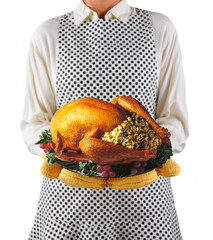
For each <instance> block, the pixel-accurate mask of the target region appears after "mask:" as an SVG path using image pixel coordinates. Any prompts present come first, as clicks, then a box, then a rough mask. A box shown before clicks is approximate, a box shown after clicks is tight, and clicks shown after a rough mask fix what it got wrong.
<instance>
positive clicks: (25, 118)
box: [20, 30, 56, 156]
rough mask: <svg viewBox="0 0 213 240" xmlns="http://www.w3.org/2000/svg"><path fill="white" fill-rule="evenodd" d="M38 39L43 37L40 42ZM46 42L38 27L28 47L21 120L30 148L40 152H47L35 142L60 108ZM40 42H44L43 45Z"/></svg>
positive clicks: (32, 151) (22, 129)
mask: <svg viewBox="0 0 213 240" xmlns="http://www.w3.org/2000/svg"><path fill="white" fill-rule="evenodd" d="M36 39H39V44H37V42H36ZM46 42H47V41H46ZM45 44H47V43H45V42H44V43H43V40H42V35H40V33H39V30H37V31H36V32H35V33H34V35H33V37H32V39H31V42H30V46H29V50H28V58H27V72H26V85H25V100H24V109H23V115H22V119H21V122H20V128H21V131H22V135H23V139H24V142H25V143H26V145H27V148H28V150H29V151H30V152H31V153H32V154H35V155H38V156H42V154H43V153H44V152H43V150H42V149H40V147H39V145H38V144H37V145H35V142H37V141H38V140H39V135H40V134H41V132H42V131H43V130H49V128H50V121H51V118H52V116H53V114H54V113H55V111H56V100H55V93H54V86H53V84H52V81H51V79H50V78H51V74H50V69H51V63H50V59H49V56H50V54H49V52H48V46H46V45H45ZM37 46H41V47H40V49H38V48H37Z"/></svg>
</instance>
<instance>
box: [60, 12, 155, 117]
mask: <svg viewBox="0 0 213 240" xmlns="http://www.w3.org/2000/svg"><path fill="white" fill-rule="evenodd" d="M137 10H138V13H139V14H138V15H131V16H129V19H128V21H127V23H126V24H125V23H123V22H121V21H120V20H118V19H109V20H105V19H98V20H87V21H84V22H83V23H82V24H81V25H80V26H76V25H75V23H74V18H73V16H72V14H71V13H68V14H67V15H65V16H64V17H63V19H62V20H61V22H60V25H59V36H58V38H59V54H58V61H57V80H56V99H57V108H58V109H59V108H60V107H62V106H63V105H64V104H66V103H68V102H70V101H73V100H76V99H78V98H82V97H90V96H91V97H95V98H98V99H102V100H104V101H108V102H111V101H112V99H113V98H115V97H116V96H118V95H125V96H128V95H129V96H131V97H134V98H135V99H137V100H138V101H139V102H141V103H142V104H143V105H144V106H145V108H146V109H147V111H148V112H149V113H150V115H151V116H152V117H153V118H155V111H156V106H157V102H156V93H157V81H158V77H157V62H156V53H155V45H154V37H153V29H152V24H151V19H150V16H149V12H147V11H144V10H139V9H137Z"/></svg>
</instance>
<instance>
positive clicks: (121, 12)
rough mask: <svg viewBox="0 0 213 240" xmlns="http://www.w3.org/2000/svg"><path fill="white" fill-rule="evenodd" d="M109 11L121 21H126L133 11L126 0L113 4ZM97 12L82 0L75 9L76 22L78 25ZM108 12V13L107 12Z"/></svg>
mask: <svg viewBox="0 0 213 240" xmlns="http://www.w3.org/2000/svg"><path fill="white" fill-rule="evenodd" d="M108 12H111V14H112V15H114V16H115V18H117V19H119V20H120V21H122V22H124V23H126V22H127V20H128V17H129V15H130V13H131V7H130V6H129V5H128V3H127V2H126V0H121V1H120V2H118V3H117V4H116V5H115V6H113V7H112V8H111V9H110V10H109V11H108ZM108 12H107V13H108ZM91 13H95V14H97V13H96V12H94V11H93V10H92V9H90V8H89V7H88V6H87V5H86V4H85V3H84V1H83V0H80V2H79V4H78V6H77V8H76V9H75V10H74V13H73V14H74V22H75V24H76V25H78V26H79V25H80V24H81V23H83V22H84V20H85V19H86V18H87V17H88V16H89V15H90V14H91ZM107 13H106V14H107Z"/></svg>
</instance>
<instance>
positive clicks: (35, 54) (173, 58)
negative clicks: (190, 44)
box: [20, 0, 189, 156]
mask: <svg viewBox="0 0 213 240" xmlns="http://www.w3.org/2000/svg"><path fill="white" fill-rule="evenodd" d="M132 14H137V13H136V10H135V8H134V7H131V6H129V5H128V4H127V2H126V1H125V0H121V1H120V2H119V3H118V4H116V5H115V6H114V7H113V8H111V9H110V10H109V11H108V12H107V13H106V14H105V16H104V18H105V19H110V18H117V19H119V20H120V21H122V22H123V24H126V22H127V21H128V17H129V16H130V15H132ZM73 16H74V21H75V24H76V26H79V25H80V24H83V22H84V21H87V20H89V19H91V20H94V21H95V20H96V19H98V15H97V13H96V12H95V11H93V10H92V9H90V8H89V7H88V6H86V5H85V4H84V2H83V0H80V2H79V4H78V6H77V8H76V9H75V10H74V11H73ZM150 16H151V20H152V25H153V30H154V40H155V46H156V54H157V66H158V69H157V72H158V90H157V100H158V105H157V110H156V122H157V123H158V124H159V125H161V126H163V127H166V128H168V130H169V131H170V132H171V141H172V145H173V152H174V153H179V152H182V151H183V149H184V147H185V144H186V139H187V138H188V136H189V124H188V113H187V107H186V94H185V79H184V73H183V68H182V59H181V52H180V46H179V43H178V38H177V32H176V29H175V27H174V25H173V23H172V22H171V21H170V20H169V19H168V17H166V16H165V15H163V14H161V13H156V12H150ZM59 20H60V16H59V17H55V18H52V19H48V20H46V21H44V22H43V23H41V24H40V25H39V26H38V27H37V29H36V30H35V31H34V34H33V36H32V38H31V42H30V46H29V51H28V59H27V74H26V89H25V102H24V109H23V116H22V119H21V122H20V127H21V131H22V135H23V139H24V142H25V143H26V145H27V148H28V150H29V151H30V152H31V153H32V154H35V155H38V156H42V154H43V150H42V149H40V148H39V146H38V145H35V142H37V141H38V140H39V135H40V134H41V132H42V131H43V130H49V127H50V121H51V118H52V116H53V114H54V113H55V111H56V110H57V107H56V93H55V83H56V68H57V51H58V24H59Z"/></svg>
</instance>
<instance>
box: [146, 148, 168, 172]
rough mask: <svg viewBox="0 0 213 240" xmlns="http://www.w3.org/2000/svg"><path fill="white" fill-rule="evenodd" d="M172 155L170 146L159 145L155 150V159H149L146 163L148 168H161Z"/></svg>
mask: <svg viewBox="0 0 213 240" xmlns="http://www.w3.org/2000/svg"><path fill="white" fill-rule="evenodd" d="M172 155H173V153H172V146H168V145H165V144H161V145H159V146H158V148H157V157H156V158H151V159H150V160H149V161H148V162H147V163H148V165H149V167H150V168H152V169H154V168H162V167H163V164H164V163H166V161H167V160H168V159H169V158H170V157H171V156H172Z"/></svg>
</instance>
